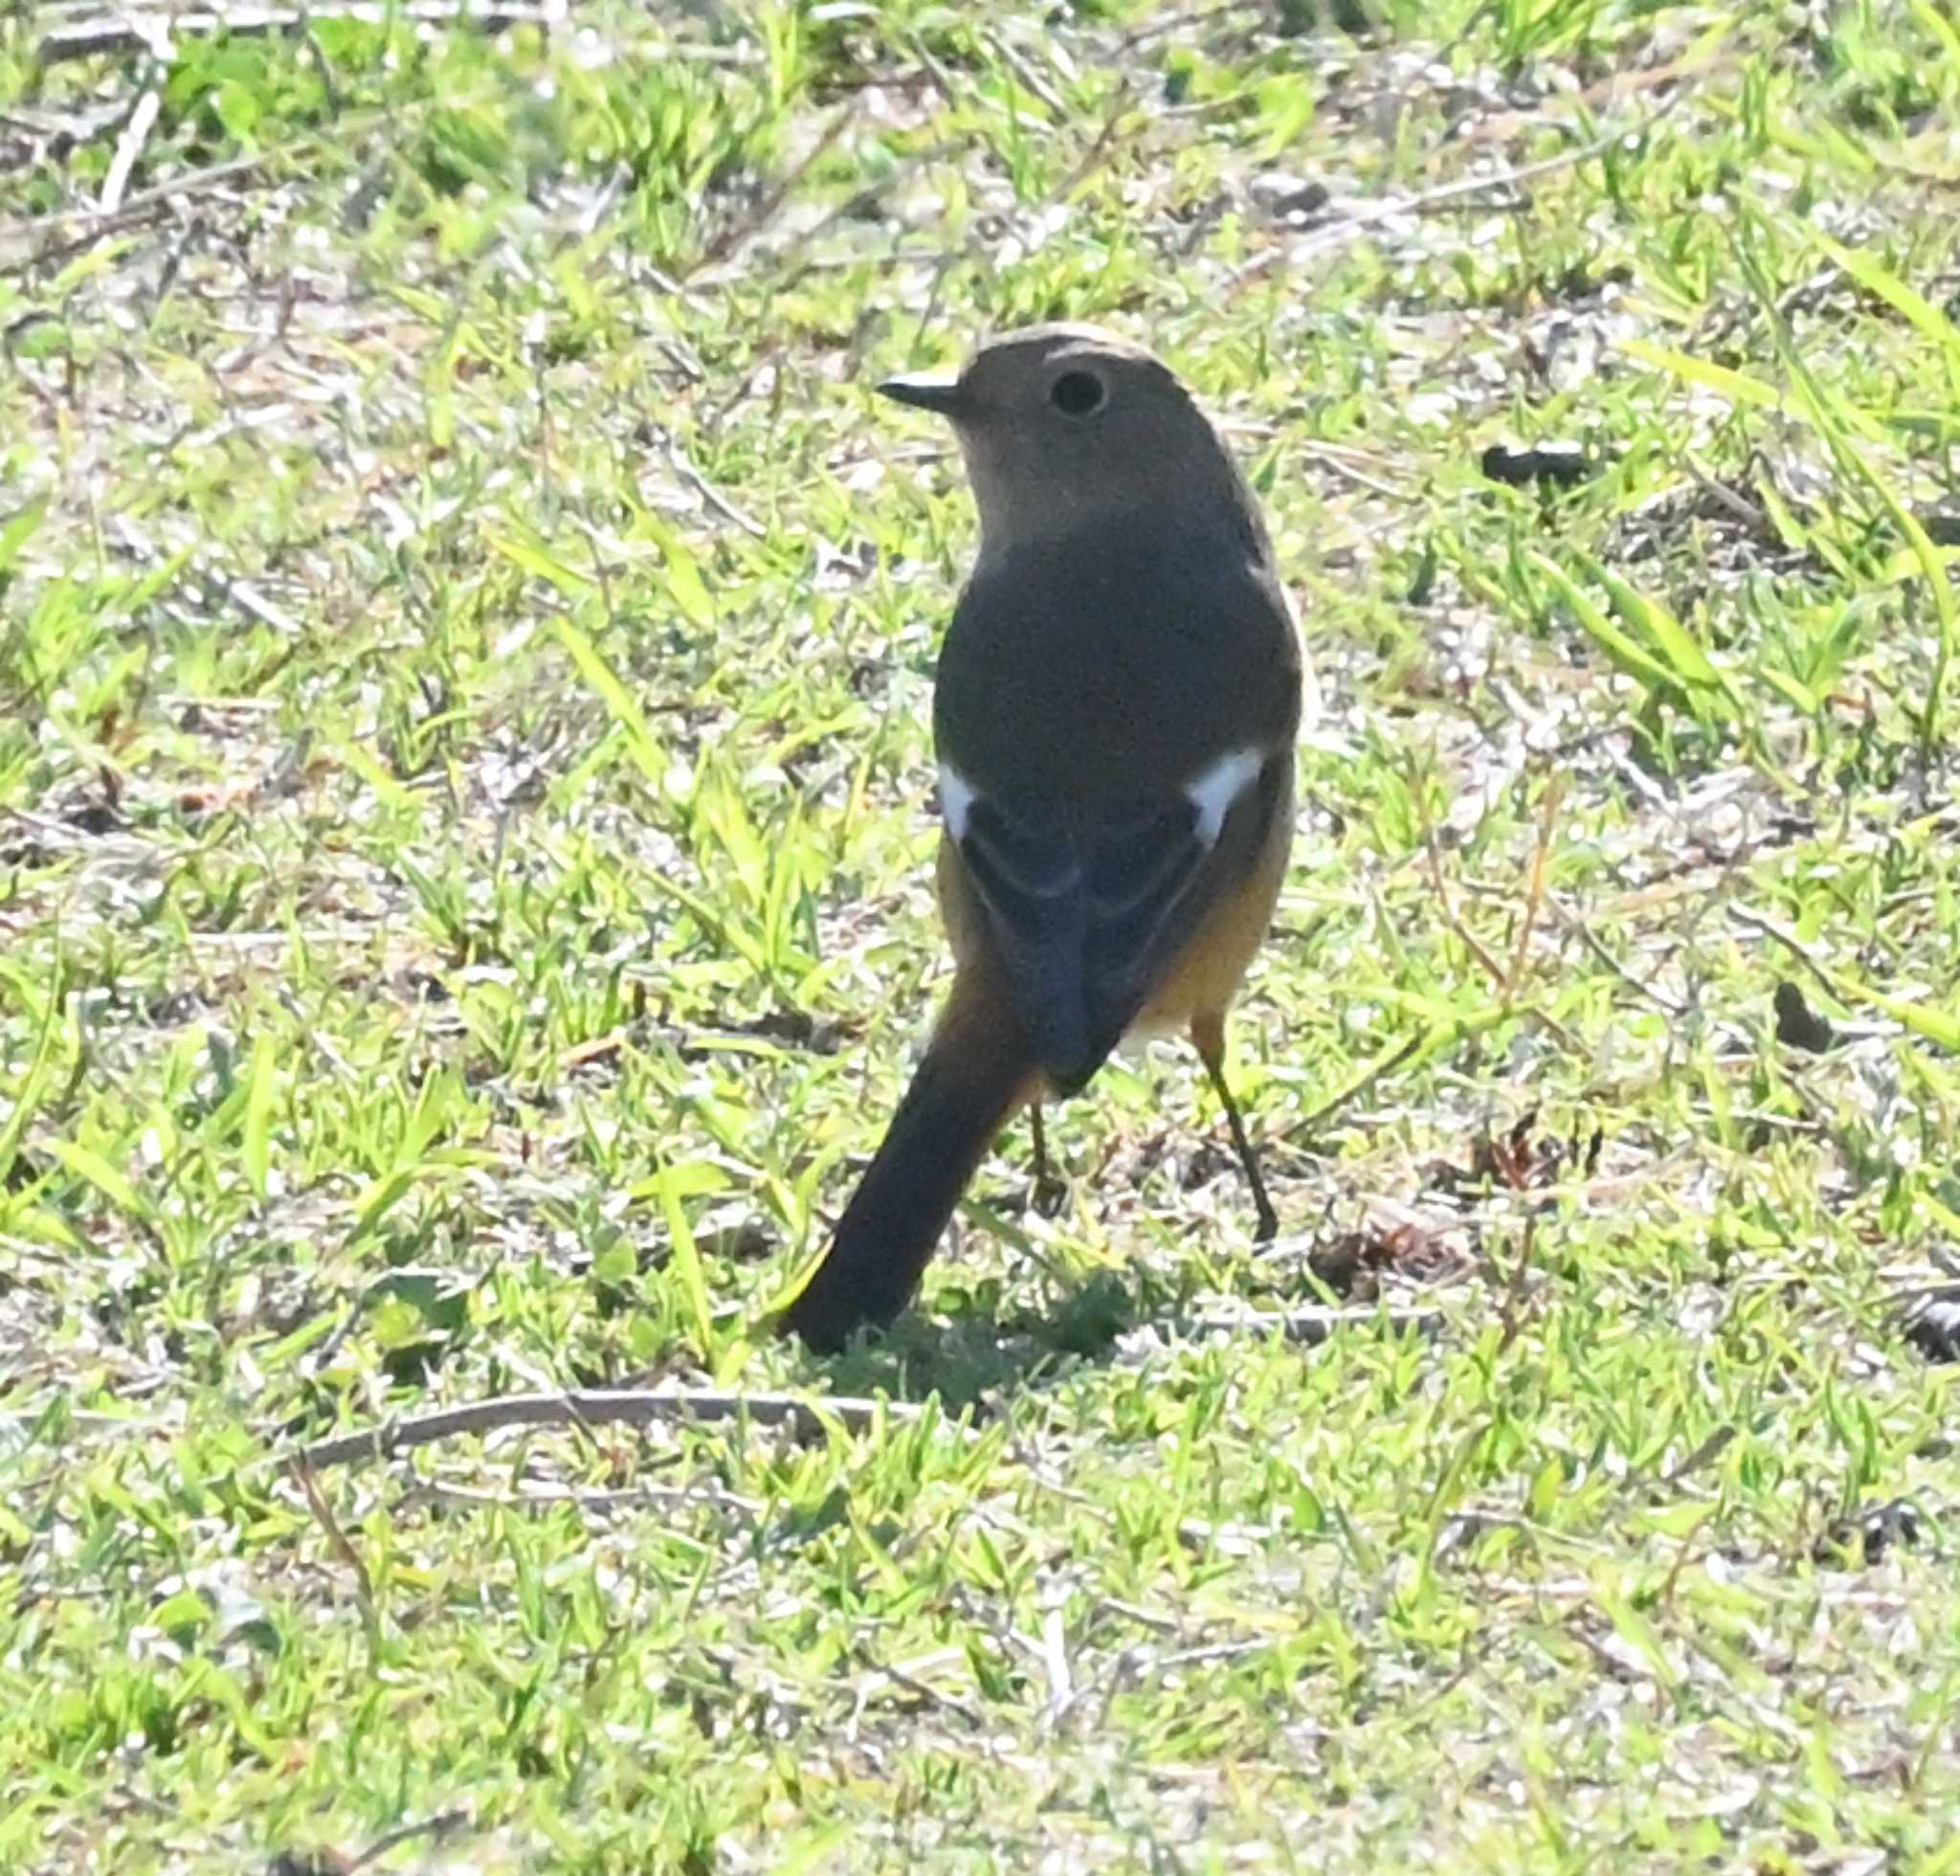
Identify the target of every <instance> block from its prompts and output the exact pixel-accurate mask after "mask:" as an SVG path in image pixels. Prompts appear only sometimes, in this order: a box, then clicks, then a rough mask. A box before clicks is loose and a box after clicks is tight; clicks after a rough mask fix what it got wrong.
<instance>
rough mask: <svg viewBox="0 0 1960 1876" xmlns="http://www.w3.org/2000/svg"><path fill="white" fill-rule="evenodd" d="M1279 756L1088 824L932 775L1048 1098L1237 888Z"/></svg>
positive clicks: (1269, 806)
mask: <svg viewBox="0 0 1960 1876" xmlns="http://www.w3.org/2000/svg"><path fill="white" fill-rule="evenodd" d="M1291 760H1292V754H1291V750H1290V748H1286V749H1280V750H1273V751H1264V752H1252V751H1248V752H1245V753H1244V754H1243V755H1242V756H1241V757H1239V758H1238V759H1237V761H1236V765H1235V766H1233V767H1229V768H1228V767H1227V766H1226V765H1225V764H1222V763H1221V764H1220V765H1219V766H1218V768H1217V769H1215V770H1214V771H1209V772H1208V773H1207V774H1206V775H1202V776H1200V777H1198V778H1197V779H1196V781H1195V782H1194V783H1192V784H1189V785H1187V786H1185V787H1183V788H1172V789H1169V790H1167V791H1166V792H1165V793H1161V794H1157V795H1153V796H1148V797H1145V798H1142V799H1138V800H1136V801H1134V802H1131V803H1127V804H1125V806H1124V807H1122V808H1121V809H1118V810H1115V811H1112V812H1109V813H1105V814H1104V815H1101V816H1099V817H1097V818H1096V819H1094V820H1093V821H1090V822H1088V823H1087V824H1086V825H1081V824H1078V825H1070V824H1066V823H1062V822H1058V821H1055V820H1052V819H1044V818H1042V817H1040V816H1039V815H1034V814H1031V813H1029V812H1027V811H1026V810H1025V809H1023V810H1020V811H1018V812H1017V811H1015V810H1014V809H1013V808H1010V807H1009V806H1008V805H1007V804H1006V803H1004V802H1003V801H1002V800H1001V799H1000V798H999V797H997V796H989V795H983V794H980V793H976V792H975V791H974V790H972V789H971V788H970V787H969V786H968V785H967V784H966V783H965V782H964V781H962V780H961V778H960V777H958V776H957V775H956V774H954V773H952V772H950V771H947V773H946V774H945V775H944V776H943V778H942V785H941V793H942V800H943V804H944V807H945V811H946V819H947V832H948V834H949V835H950V836H951V838H952V839H953V841H954V844H955V845H956V847H957V848H958V851H959V855H960V859H961V860H962V861H964V863H965V869H966V877H967V879H968V882H969V883H970V885H971V887H972V890H973V894H974V897H975V899H976V900H977V901H978V903H979V905H980V909H981V911H982V913H983V915H984V918H985V920H986V925H987V929H988V934H989V936H990V938H991V941H992V949H993V953H994V956H995V958H996V960H997V961H998V963H999V965H1000V967H1001V970H1002V973H1003V975H1004V977H1005V979H1006V981H1007V985H1008V988H1009V991H1010V994H1012V996H1013V1001H1014V1005H1015V1010H1016V1013H1017V1015H1018V1016H1020V1018H1021V1021H1022V1024H1023V1025H1024V1027H1025V1029H1026V1031H1027V1034H1028V1039H1029V1042H1030V1044H1031V1045H1032V1047H1033V1049H1034V1051H1035V1054H1036V1059H1037V1060H1038V1061H1039V1062H1040V1065H1041V1067H1042V1069H1043V1071H1044V1072H1045V1073H1046V1074H1047V1075H1048V1077H1049V1078H1050V1080H1051V1081H1052V1082H1054V1083H1055V1084H1056V1085H1057V1086H1058V1088H1061V1089H1063V1090H1068V1089H1072V1088H1076V1087H1080V1085H1081V1084H1082V1083H1084V1082H1086V1081H1087V1080H1088V1079H1089V1077H1090V1076H1091V1075H1093V1074H1094V1073H1095V1072H1096V1070H1097V1068H1098V1067H1100V1066H1101V1064H1102V1062H1103V1059H1104V1058H1105V1057H1106V1056H1107V1055H1108V1054H1109V1052H1110V1050H1111V1049H1113V1048H1114V1047H1115V1046H1116V1044H1117V1043H1118V1042H1119V1041H1120V1040H1121V1039H1122V1038H1123V1034H1124V1032H1125V1030H1126V1029H1127V1028H1128V1027H1129V1026H1130V1024H1131V1023H1132V1022H1133V1021H1134V1020H1135V1019H1136V1017H1137V1016H1138V1014H1139V1012H1140V1011H1141V1010H1142V1009H1143V1007H1144V1005H1145V1003H1146V1002H1147V1000H1148V998H1149V996H1150V994H1151V992H1152V991H1153V990H1154V989H1155V988H1156V987H1157V985H1158V984H1159V983H1160V982H1161V981H1162V979H1163V977H1164V975H1165V973H1166V972H1167V971H1168V969H1169V967H1170V965H1171V964H1172V963H1173V962H1174V961H1175V959H1176V958H1177V956H1178V954H1179V952H1180V951H1181V950H1182V949H1183V948H1184V947H1185V946H1186V945H1187V944H1188V943H1189V942H1190V941H1191V939H1192V936H1193V935H1194V933H1195V932H1196V930H1197V928H1198V927H1199V926H1200V925H1201V924H1202V923H1203V920H1204V918H1205V915H1206V913H1207V912H1208V911H1210V910H1211V909H1212V907H1213V906H1214V905H1216V904H1217V903H1218V901H1219V900H1220V899H1221V898H1222V897H1223V896H1224V895H1225V894H1226V893H1228V892H1230V891H1232V890H1234V889H1235V888H1236V887H1238V886H1240V885H1242V884H1243V883H1244V882H1245V880H1246V878H1247V875H1248V873H1249V871H1250V869H1251V867H1252V866H1253V864H1254V863H1255V861H1256V860H1257V856H1258V852H1259V850H1260V848H1261V846H1262V844H1263V841H1264V839H1265V837H1266V835H1267V834H1268V833H1269V831H1270V829H1271V825H1272V815H1273V814H1274V812H1275V809H1276V805H1277V803H1278V801H1279V799H1280V796H1281V789H1282V786H1283V783H1284V778H1285V774H1286V765H1287V764H1288V763H1290V762H1291Z"/></svg>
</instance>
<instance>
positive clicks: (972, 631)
mask: <svg viewBox="0 0 1960 1876" xmlns="http://www.w3.org/2000/svg"><path fill="white" fill-rule="evenodd" d="M879 390H880V391H882V392H883V393H884V394H885V395H886V396H887V397H892V398H896V399H897V400H898V401H899V402H900V403H902V404H910V405H914V406H916V407H917V408H919V409H920V410H924V411H931V412H934V413H937V414H939V415H941V416H944V417H946V418H947V420H948V421H949V422H950V423H951V424H952V427H953V434H954V435H955V436H957V438H958V439H959V444H960V449H961V452H962V454H963V455H964V457H965V458H966V464H967V473H968V476H969V480H970V481H971V483H972V487H973V496H974V500H975V502H976V503H977V504H978V506H979V510H980V553H979V558H978V560H977V561H976V562H975V564H974V567H973V571H972V574H971V577H970V578H969V580H968V582H967V585H966V588H965V590H964V591H963V592H962V593H961V595H960V600H959V604H958V607H957V608H956V610H955V611H954V614H953V619H952V625H951V627H950V628H949V630H948V631H947V637H946V644H945V648H944V649H943V651H942V652H941V655H940V661H939V675H938V681H937V685H936V688H935V691H934V697H933V712H932V720H933V735H934V740H935V743H936V745H937V749H938V756H939V804H940V813H941V816H942V818H943V820H944V823H945V832H944V838H943V840H942V843H941V846H940V853H939V869H938V885H939V900H940V906H941V910H942V913H943V915H944V917H945V921H946V927H947V936H948V938H949V939H950V941H951V945H952V950H953V955H954V959H955V961H956V964H957V967H958V968H957V971H956V972H955V975H954V979H953V987H952V992H951V994H950V995H949V996H948V997H947V1004H946V1008H945V1010H944V1011H943V1012H942V1013H941V1015H940V1018H939V1021H938V1024H937V1026H936V1027H935V1029H934V1031H933V1035H932V1039H931V1042H930V1043H929V1045H928V1046H927V1048H926V1052H925V1057H924V1061H922V1062H921V1063H920V1065H919V1069H918V1072H917V1074H916V1075H914V1077H913V1079H912V1083H911V1085H910V1087H909V1088H908V1089H907V1090H906V1092H905V1096H904V1099H903V1100H902V1102H901V1103H900V1106H899V1109H898V1112H897V1114H896V1115H895V1116H894V1117H893V1119H892V1124H891V1127H890V1129H889V1130H888V1131H887V1133H886V1134H885V1138H884V1143H883V1145H882V1146H880V1148H879V1150H878V1154H877V1157H876V1158H875V1159H873V1161H872V1163H871V1166H870V1168H869V1170H868V1171H867V1172H866V1173H865V1174H864V1177H863V1180H862V1181H861V1182H860V1184H859V1185H858V1187H857V1192H856V1194H855V1195H853V1197H852V1199H851V1202H850V1204H849V1205H848V1206H847V1207H846V1208H845V1211H844V1215H843V1217H842V1218H841V1220H840V1221H839V1222H838V1225H837V1229H836V1235H835V1238H834V1239H833V1240H832V1242H831V1246H830V1250H829V1252H828V1254H827V1255H826V1257H825V1259H824V1261H823V1262H822V1263H821V1264H820V1265H819V1266H818V1268H817V1270H816V1272H815V1274H814V1275H813V1277H812V1278H811V1280H810V1282H809V1283H808V1284H806V1285H805V1286H804V1288H803V1289H802V1290H801V1292H799V1293H798V1295H797V1296H796V1297H795V1298H794V1299H793V1300H792V1301H791V1304H790V1307H789V1308H788V1309H787V1310H786V1311H785V1315H784V1320H785V1323H786V1326H787V1327H788V1328H790V1329H793V1330H794V1331H795V1332H796V1333H797V1334H799V1335H801V1336H802V1338H803V1340H804V1341H805V1342H806V1343H808V1344H809V1345H810V1346H811V1347H812V1348H813V1349H815V1350H818V1351H831V1350H835V1349H836V1348H838V1347H840V1346H841V1345H842V1344H843V1343H844V1342H845V1341H846V1340H848V1339H849V1337H850V1335H851V1334H852V1332H853V1331H854V1330H855V1329H858V1328H860V1327H864V1326H866V1325H882V1324H885V1323H888V1322H889V1321H890V1320H891V1319H892V1318H893V1317H894V1316H896V1315H897V1314H898V1313H899V1311H900V1310H901V1309H902V1308H903V1307H905V1304H906V1303H907V1301H908V1300H909V1299H910V1297H911V1295H912V1292H913V1291H914V1289H916V1288H917V1286H918V1284H919V1279H920V1276H921V1274H922V1273H923V1272H924V1267H925V1263H926V1260H927V1259H928V1258H929V1257H930V1256H931V1255H932V1249H933V1246H934V1244H935V1243H936V1242H937V1241H938V1240H939V1236H940V1233H941V1232H942V1231H943V1230H944V1229H945V1227H946V1224H947V1219H948V1218H950V1217H951V1216H952V1212H953V1208H954V1206H955V1205H956V1204H957V1203H958V1202H959V1197H960V1194H961V1192H962V1191H963V1190H964V1189H965V1187H966V1184H967V1181H968V1180H969V1178H970V1177H971V1176H972V1174H973V1172H974V1169H975V1168H976V1167H977V1166H978V1165H979V1163H980V1160H981V1157H982V1156H983V1155H984V1154H985V1152H986V1150H987V1148H988V1146H989V1144H990V1143H991V1140H992V1139H993V1137H994V1135H995V1134H996V1133H997V1132H998V1131H999V1129H1000V1128H1002V1127H1003V1126H1005V1125H1006V1123H1007V1122H1008V1121H1009V1120H1010V1119H1011V1118H1012V1117H1013V1114H1014V1113H1015V1112H1016V1111H1018V1110H1019V1108H1020V1107H1022V1106H1024V1105H1026V1104H1028V1103H1031V1102H1032V1103H1033V1104H1035V1123H1036V1135H1035V1138H1036V1157H1037V1160H1040V1159H1041V1158H1042V1153H1041V1134H1040V1103H1041V1101H1042V1100H1043V1099H1044V1098H1046V1097H1048V1096H1051V1095H1069V1094H1074V1093H1076V1092H1077V1091H1078V1090H1079V1089H1080V1088H1081V1087H1082V1086H1083V1085H1084V1084H1085V1083H1087V1082H1088V1080H1089V1078H1090V1077H1091V1076H1092V1075H1094V1074H1095V1072H1096V1070H1097V1069H1098V1068H1099V1067H1101V1065H1102V1064H1103V1060H1104V1058H1105V1057H1107V1056H1108V1054H1109V1053H1110V1051H1111V1050H1112V1049H1113V1048H1115V1046H1116V1045H1117V1043H1118V1042H1120V1041H1121V1040H1122V1039H1124V1037H1125V1036H1126V1035H1131V1034H1137V1033H1146V1034H1147V1033H1150V1032H1152V1031H1159V1030H1165V1029H1170V1028H1177V1027H1182V1028H1185V1029H1186V1030H1187V1031H1188V1033H1189V1034H1190V1036H1191V1039H1192V1042H1194V1043H1195V1044H1196V1046H1197V1051H1198V1054H1199V1056H1200V1057H1201V1058H1202V1059H1203V1061H1204V1064H1205V1068H1206V1070H1207V1072H1208V1073H1209V1074H1210V1076H1211V1080H1212V1085H1213V1086H1214V1088H1215V1089H1216V1090H1217V1093H1218V1098H1219V1100H1220V1101H1221V1102H1222V1103H1223V1104H1224V1107H1225V1114H1226V1118H1227V1120H1228V1122H1229V1123H1230V1125H1231V1128H1232V1139H1233V1144H1234V1146H1235V1147H1236V1150H1237V1153H1238V1158H1239V1163H1240V1164H1241V1166H1243V1168H1244V1169H1245V1176H1246V1179H1247V1181H1248V1183H1249V1184H1250V1186H1251V1188H1252V1195H1253V1201H1254V1204H1255V1205H1256V1206H1257V1208H1258V1236H1259V1237H1260V1238H1261V1239H1266V1238H1270V1237H1271V1236H1272V1235H1273V1233H1274V1232H1275V1231H1276V1230H1277V1229H1278V1227H1279V1221H1278V1219H1277V1217H1275V1216H1274V1212H1273V1207H1272V1203H1271V1201H1270V1200H1269V1199H1268V1197H1267V1195H1266V1189H1265V1182H1264V1180H1263V1179H1262V1178H1261V1177H1260V1175H1259V1167H1258V1159H1257V1157H1256V1156H1255V1155H1254V1152H1253V1150H1252V1145H1251V1143H1250V1142H1249V1141H1248V1139H1247V1138H1246V1133H1245V1127H1244V1123H1243V1121H1242V1120H1241V1119H1240V1116H1239V1112H1238V1106H1237V1104H1236V1102H1235V1101H1234V1100H1233V1098H1232V1092H1231V1089H1230V1088H1229V1087H1228V1085H1227V1083H1226V1080H1225V1065H1224V1054H1225V1011H1226V1006H1227V1005H1228V1004H1229V1003H1230V1001H1231V999H1232V997H1233V995H1234V994H1235V993H1236V990H1237V988H1238V984H1239V980H1240V978H1241V977H1242V976H1243V975H1244V973H1245V968H1246V966H1247V964H1248V963H1249V962H1250V961H1251V958H1252V955H1253V953H1254V951H1255V950H1256V949H1258V944H1259V940H1260V939H1261V938H1262V937H1263V936H1264V933H1265V929H1266V926H1267V924H1268V922H1269V920H1270V918H1271V916H1272V910H1273V905H1274V901H1275V900H1276V899H1277V897H1278V896H1279V891H1280V882H1281V877H1282V875H1283V874H1284V872H1285V868H1286V855H1287V849H1288V847H1289V845H1290V844H1291V840H1292V835H1293V749H1294V742H1295V738H1296V737H1297V735H1298V733H1299V729H1300V722H1301V712H1302V695H1303V662H1302V656H1301V646H1300V635H1299V631H1298V629H1297V627H1296V625H1295V623H1294V617H1293V612H1292V608H1291V606H1290V605H1289V603H1288V601H1287V598H1286V595H1285V592H1283V590H1282V589H1281V585H1280V581H1279V578H1278V575H1277V574H1276V572H1275V571H1274V567H1273V550H1272V545H1271V543H1270V542H1269V540H1268V539H1267V536H1266V529H1265V524H1264V522H1263V521H1262V520H1261V518H1260V515H1259V509H1258V503H1257V501H1256V500H1255V498H1254V496H1253V494H1252V491H1251V489H1250V488H1248V487H1247V485H1246V482H1245V480H1244V478H1243V477H1242V476H1241V475H1240V474H1239V472H1238V469H1237V467H1236V464H1235V463H1234V461H1233V459H1232V457H1231V454H1230V453H1229V451H1228V450H1227V449H1226V447H1225V444H1224V442H1223V440H1222V439H1221V438H1220V436H1218V433H1217V432H1216V431H1215V430H1214V428H1213V427H1212V424H1211V422H1210V420H1209V419H1208V418H1207V417H1206V416H1205V414H1204V413H1203V412H1202V411H1200V410H1199V409H1198V407H1197V405H1196V404H1195V403H1193V402H1192V397H1191V394H1190V392H1189V391H1186V389H1185V387H1184V386H1183V384H1182V383H1180V382H1179V380H1178V378H1177V376H1176V374H1175V373H1174V372H1172V371H1171V370H1170V369H1169V368H1168V367H1166V366H1165V365H1163V364H1161V363H1160V362H1159V361H1158V360H1157V359H1156V358H1154V357H1152V356H1151V355H1150V353H1148V352H1147V351H1146V350H1144V349H1143V348H1142V347H1141V346H1133V345H1130V344H1128V343H1126V342H1125V341H1124V340H1122V339H1119V338H1117V337H1115V336H1114V335H1112V334H1110V333H1107V332H1103V331H1099V330H1098V329H1096V328H1095V327H1093V326H1086V325H1042V326H1035V327H1031V328H1028V329H1026V330H1022V331H1018V332H1011V333H1008V334H1007V335H1005V336H1004V337H1001V338H998V339H995V340H993V341H992V342H991V344H989V345H987V346H983V347H982V348H981V349H980V351H979V352H978V353H977V354H976V355H975V356H974V357H973V359H972V361H971V362H970V363H969V365H968V366H967V368H966V369H965V370H963V371H962V372H961V373H960V374H959V376H958V377H957V378H953V379H931V378H921V377H904V378H893V379H891V380H890V381H888V382H887V383H885V384H881V385H880V386H879Z"/></svg>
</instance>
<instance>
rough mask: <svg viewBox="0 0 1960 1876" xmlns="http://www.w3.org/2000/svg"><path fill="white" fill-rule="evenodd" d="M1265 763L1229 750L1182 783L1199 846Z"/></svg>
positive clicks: (1212, 839) (1250, 753)
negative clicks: (1194, 813) (1193, 812)
mask: <svg viewBox="0 0 1960 1876" xmlns="http://www.w3.org/2000/svg"><path fill="white" fill-rule="evenodd" d="M1265 764H1266V758H1265V755H1264V753H1263V751H1261V750H1259V749H1233V750H1230V751H1229V752H1228V753H1226V754H1224V755H1221V756H1220V757H1219V758H1218V759H1217V761H1216V762H1214V763H1213V764H1212V765H1211V766H1210V767H1209V768H1208V769H1205V770H1202V771H1199V773H1198V774H1197V775H1196V776H1195V777H1194V778H1193V779H1192V780H1191V781H1189V782H1187V783H1185V785H1184V792H1185V793H1186V794H1187V795H1189V796H1190V797H1191V803H1192V807H1194V808H1195V809H1196V810H1197V811H1198V824H1197V827H1196V828H1195V829H1194V830H1193V831H1194V832H1195V833H1196V835H1197V839H1198V844H1199V845H1200V846H1205V847H1210V846H1214V845H1215V844H1216V843H1217V839H1218V830H1219V829H1220V828H1221V827H1223V826H1224V825H1225V816H1226V815H1228V814H1230V813H1231V812H1232V804H1233V803H1234V802H1235V801H1236V800H1237V799H1238V797H1239V796H1240V795H1241V794H1243V793H1245V791H1246V789H1247V787H1248V786H1249V785H1250V784H1251V782H1252V781H1253V779H1254V778H1255V777H1256V776H1257V775H1258V772H1259V771H1260V770H1261V769H1263V768H1264V767H1265ZM940 773H941V775H942V776H944V775H945V773H946V771H944V770H942V771H940ZM942 785H943V784H942Z"/></svg>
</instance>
